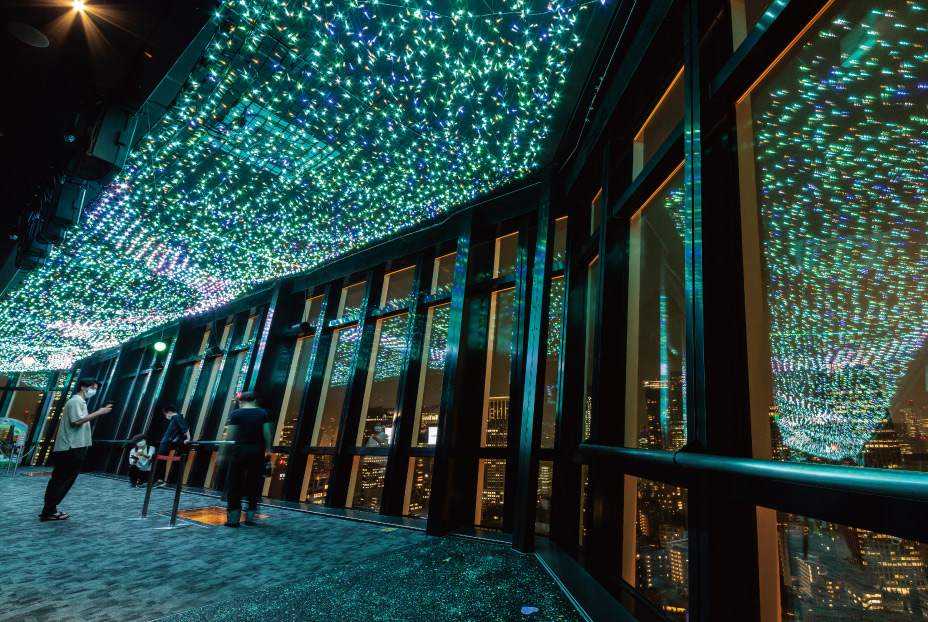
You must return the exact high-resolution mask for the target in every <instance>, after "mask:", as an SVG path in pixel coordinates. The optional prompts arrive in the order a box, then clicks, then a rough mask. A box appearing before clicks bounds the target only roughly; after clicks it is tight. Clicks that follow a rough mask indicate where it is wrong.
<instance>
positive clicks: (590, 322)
mask: <svg viewBox="0 0 928 622" xmlns="http://www.w3.org/2000/svg"><path fill="white" fill-rule="evenodd" d="M598 306H599V255H597V256H596V257H594V258H593V261H591V262H590V265H589V266H587V269H586V310H585V317H584V323H585V327H584V335H585V343H584V369H583V378H584V383H583V403H582V408H583V423H582V425H583V430H582V434H583V438H584V439H587V438H589V437H590V426H591V424H592V422H593V361H594V359H593V357H594V356H595V355H596V309H597V307H598Z"/></svg>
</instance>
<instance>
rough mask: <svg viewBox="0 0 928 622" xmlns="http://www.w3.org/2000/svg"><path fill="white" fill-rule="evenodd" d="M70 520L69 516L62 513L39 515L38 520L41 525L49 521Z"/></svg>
mask: <svg viewBox="0 0 928 622" xmlns="http://www.w3.org/2000/svg"><path fill="white" fill-rule="evenodd" d="M69 518H71V517H70V515H68V514H65V513H64V512H55V513H54V514H39V520H41V521H42V522H43V523H44V522H46V521H50V520H67V519H69Z"/></svg>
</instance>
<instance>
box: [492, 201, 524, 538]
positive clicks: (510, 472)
mask: <svg viewBox="0 0 928 622" xmlns="http://www.w3.org/2000/svg"><path fill="white" fill-rule="evenodd" d="M529 222H530V220H529V219H528V218H527V217H523V218H520V219H519V234H518V236H517V238H518V242H517V249H516V252H517V254H516V287H515V296H514V304H513V310H512V311H513V317H512V342H511V344H512V345H511V346H510V367H509V430H508V434H507V439H506V445H507V449H508V451H507V454H508V455H507V459H506V480H505V487H504V492H503V531H505V532H513V521H514V519H515V504H516V496H517V495H518V492H517V490H518V487H519V483H520V480H519V467H518V462H519V453H518V452H519V451H520V449H521V438H522V423H523V415H522V412H523V407H524V404H523V400H524V396H525V381H526V376H525V375H526V372H527V369H526V366H527V358H526V354H527V353H528V339H529V321H530V314H531V300H532V298H531V293H532V292H531V287H532V285H531V282H530V280H529V279H530V274H531V273H530V270H531V266H532V264H531V259H532V247H533V246H534V239H533V238H534V236H533V235H532V233H531V231H530V227H529ZM491 321H492V318H491Z"/></svg>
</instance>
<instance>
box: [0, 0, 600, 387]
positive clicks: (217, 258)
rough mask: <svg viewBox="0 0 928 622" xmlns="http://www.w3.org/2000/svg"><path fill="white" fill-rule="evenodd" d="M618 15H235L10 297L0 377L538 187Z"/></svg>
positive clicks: (544, 4)
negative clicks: (588, 58)
mask: <svg viewBox="0 0 928 622" xmlns="http://www.w3.org/2000/svg"><path fill="white" fill-rule="evenodd" d="M605 10H606V9H603V8H601V3H600V2H599V1H593V2H570V1H563V0H561V1H557V0H555V1H533V0H529V1H520V0H486V1H482V2H462V1H449V0H444V1H436V2H428V1H427V0H416V1H407V2H401V1H399V0H398V1H397V2H395V3H384V2H342V1H334V2H319V1H311V0H306V1H304V2H302V3H301V2H299V1H293V0H290V1H284V0H279V1H258V0H235V1H228V2H225V3H224V4H223V6H222V8H221V10H220V19H221V25H220V26H219V28H218V30H217V32H216V34H215V36H214V37H213V39H212V41H211V42H210V43H209V45H208V47H207V48H206V52H205V53H204V56H203V58H202V59H201V61H200V62H199V63H198V64H197V66H196V68H195V70H194V72H193V73H192V74H191V75H190V77H189V80H188V81H187V83H186V84H185V86H184V88H183V89H182V90H181V92H180V94H179V95H178V97H177V99H176V101H175V103H174V105H173V106H172V107H171V108H170V110H168V112H167V114H166V115H165V117H164V118H163V120H162V121H161V122H160V123H157V124H156V125H155V126H154V127H153V128H152V130H151V131H150V132H149V134H148V135H147V136H146V137H145V138H144V139H143V140H142V141H141V142H140V143H138V145H137V146H136V149H135V151H134V152H133V154H132V156H131V158H130V164H129V165H128V166H127V168H126V170H124V171H123V173H122V175H121V176H120V177H119V178H118V179H117V180H116V181H115V182H114V183H113V184H112V185H111V186H110V187H109V188H108V189H107V190H106V191H105V192H104V194H103V195H102V197H101V198H100V199H99V200H98V201H97V202H96V203H95V204H93V205H91V206H89V207H88V208H85V213H84V217H83V219H82V222H81V227H80V230H79V231H77V232H75V233H74V234H72V235H71V236H70V237H69V238H68V240H66V241H65V243H64V244H63V245H62V246H60V247H59V248H57V249H55V250H54V251H53V253H52V256H51V258H50V259H49V262H48V264H47V265H46V266H44V267H42V268H39V269H37V270H36V271H34V272H33V273H31V274H30V275H29V276H28V277H27V279H26V280H25V281H24V282H23V283H22V284H21V285H20V286H19V288H18V289H17V290H16V291H14V292H13V293H12V294H11V295H8V296H7V297H6V298H4V299H3V300H2V301H0V370H6V371H15V370H22V369H43V368H66V367H69V366H70V365H71V364H72V362H73V360H75V359H77V358H80V357H82V356H85V355H87V354H89V353H91V352H93V351H95V350H99V349H102V348H106V347H110V346H115V345H117V344H119V343H120V342H122V341H125V340H126V339H128V338H131V337H133V336H135V335H137V334H139V333H141V332H143V331H144V330H146V329H148V328H151V327H154V326H157V325H159V324H162V323H164V322H166V321H169V320H171V319H174V318H177V317H179V316H182V315H185V314H191V313H196V312H199V311H202V310H204V309H208V308H211V307H215V306H216V305H219V304H221V303H224V302H226V301H229V300H231V299H233V298H235V297H236V296H237V295H240V294H241V293H243V292H244V291H246V290H247V289H249V288H250V287H251V286H253V285H254V284H256V283H260V282H264V281H267V280H269V279H274V278H276V277H279V276H281V275H285V274H290V273H294V272H298V271H304V270H307V269H310V268H312V267H314V266H318V265H319V264H321V263H323V262H325V261H328V260H331V259H332V258H335V257H338V256H341V255H344V254H346V253H349V252H351V251H354V250H357V249H359V248H362V247H364V246H365V245H367V244H369V243H370V242H372V241H375V240H380V239H383V238H386V237H389V236H391V235H394V234H396V233H397V232H399V231H402V230H404V229H407V228H409V227H412V226H415V225H417V224H420V223H422V222H424V221H428V220H429V219H433V218H435V217H436V216H439V215H441V214H443V213H445V212H447V211H448V210H449V209H451V208H453V207H455V206H456V205H459V204H461V203H462V202H465V201H467V200H469V199H472V198H474V197H476V196H479V195H481V194H484V193H487V192H489V191H491V190H493V189H495V188H498V187H500V186H502V185H504V184H506V183H508V182H511V181H513V180H517V179H519V178H522V177H525V176H526V175H528V174H530V173H532V172H533V171H535V170H537V168H538V167H539V166H540V164H542V162H541V161H540V160H541V157H542V153H543V150H544V149H546V148H547V147H549V145H548V143H549V142H550V140H552V139H555V138H556V137H549V134H550V132H551V127H552V119H553V115H554V114H555V111H556V110H558V109H560V108H563V107H565V106H567V107H570V106H572V102H566V103H565V102H562V99H563V94H564V91H565V86H566V84H567V80H568V73H569V70H570V68H571V64H572V62H574V60H575V59H576V56H577V50H578V48H579V47H580V46H581V45H585V46H592V47H594V48H595V47H596V45H598V43H599V42H598V41H592V42H585V41H583V38H584V33H586V32H587V29H588V28H589V26H590V24H591V22H592V18H593V17H594V16H595V15H600V14H601V13H602V12H603V11H605ZM584 77H585V76H574V79H580V80H582V79H583V78H584ZM25 355H28V356H31V357H34V358H35V359H36V360H35V363H33V364H31V365H29V366H25V365H24V364H23V361H22V357H23V356H25Z"/></svg>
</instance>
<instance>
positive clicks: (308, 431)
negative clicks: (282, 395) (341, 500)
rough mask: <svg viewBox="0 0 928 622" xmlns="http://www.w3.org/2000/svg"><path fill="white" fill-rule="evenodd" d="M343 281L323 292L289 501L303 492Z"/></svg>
mask: <svg viewBox="0 0 928 622" xmlns="http://www.w3.org/2000/svg"><path fill="white" fill-rule="evenodd" d="M341 284H342V281H341V279H339V280H338V281H336V282H334V283H329V284H328V285H326V287H325V293H324V294H323V296H322V308H321V309H320V310H319V325H318V326H317V328H316V337H315V338H314V339H313V350H312V354H311V355H310V356H312V360H311V361H310V363H309V366H308V372H307V375H306V380H305V384H304V386H303V402H302V404H301V405H300V416H299V418H298V419H297V423H296V427H295V429H294V431H293V446H292V447H291V448H290V459H289V460H288V461H287V473H286V476H285V479H284V499H286V500H287V501H299V500H300V493H301V492H302V487H303V476H304V474H305V473H306V466H307V465H306V462H307V455H306V454H305V453H303V447H305V446H307V445H309V443H310V442H312V436H313V427H314V426H315V424H316V416H317V414H318V411H319V400H320V398H321V393H322V383H323V380H324V379H325V372H326V369H325V366H326V363H327V362H328V358H329V348H330V347H331V346H332V330H331V329H329V328H326V325H327V324H328V323H329V322H330V321H332V320H334V319H335V315H336V314H337V313H338V303H339V300H340V298H341V293H342V289H341Z"/></svg>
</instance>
